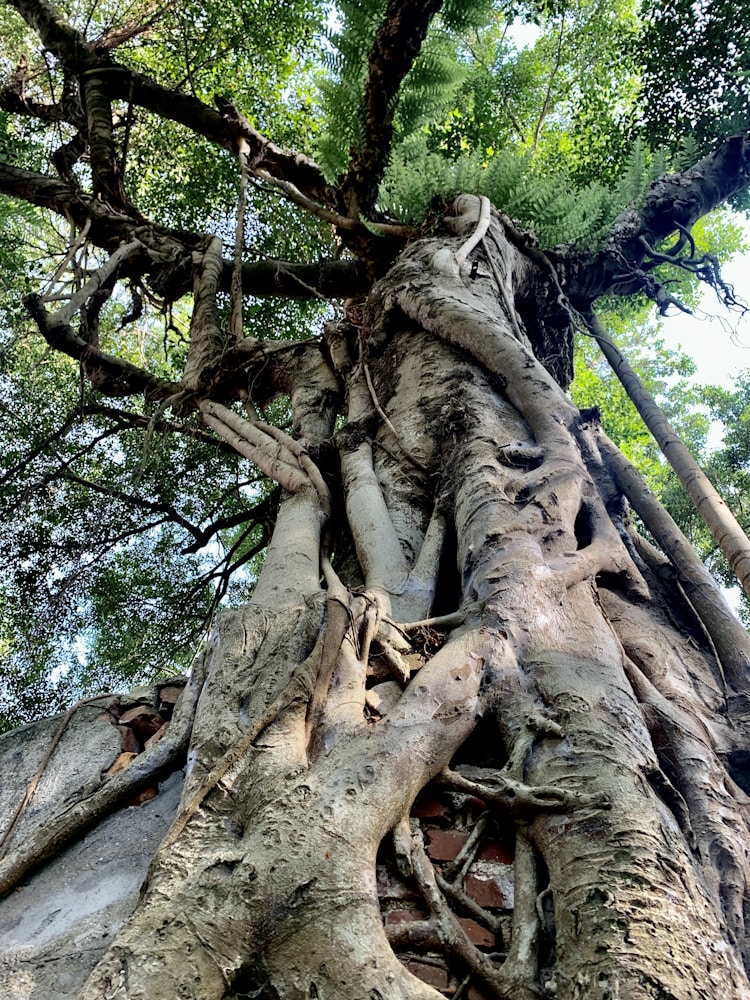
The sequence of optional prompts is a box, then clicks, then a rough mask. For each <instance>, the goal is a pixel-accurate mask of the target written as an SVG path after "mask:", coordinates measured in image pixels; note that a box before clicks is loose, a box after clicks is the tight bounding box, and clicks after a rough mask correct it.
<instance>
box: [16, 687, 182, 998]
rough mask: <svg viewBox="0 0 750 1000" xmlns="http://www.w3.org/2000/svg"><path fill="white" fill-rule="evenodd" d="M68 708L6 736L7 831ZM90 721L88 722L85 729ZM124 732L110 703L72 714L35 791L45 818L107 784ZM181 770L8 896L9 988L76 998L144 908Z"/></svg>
mask: <svg viewBox="0 0 750 1000" xmlns="http://www.w3.org/2000/svg"><path fill="white" fill-rule="evenodd" d="M59 724H60V717H57V718H56V719H50V720H45V721H44V722H41V723H37V724H35V725H32V726H24V727H23V728H22V729H18V730H14V731H12V732H10V733H7V734H6V735H4V736H3V737H2V738H0V774H2V776H3V780H2V790H1V791H0V830H4V829H5V828H6V826H7V825H8V823H9V821H10V819H11V817H12V815H13V813H14V811H15V809H16V807H17V804H18V802H19V801H21V799H22V797H23V794H24V791H25V789H26V787H27V784H28V782H29V780H30V779H31V777H32V776H33V774H34V772H35V770H36V768H37V767H38V764H39V762H40V761H41V759H42V757H43V756H44V754H45V752H46V750H47V748H48V747H49V745H50V743H51V740H52V738H53V737H54V735H55V732H56V731H57V729H58V728H59ZM79 727H81V728H79ZM120 749H121V745H120V733H119V731H118V729H117V727H116V726H114V725H112V724H111V722H110V717H109V716H108V715H107V714H106V713H104V712H103V711H102V707H101V705H98V706H83V707H82V708H81V709H79V710H78V711H77V712H76V713H74V715H73V716H72V718H71V720H70V722H69V724H68V726H67V727H66V730H65V732H64V734H63V737H62V739H61V741H60V743H59V745H58V747H57V748H56V750H55V752H54V754H53V755H52V758H51V759H50V761H49V764H48V766H47V768H46V769H45V771H44V774H43V775H42V778H41V780H40V783H39V789H38V791H37V793H36V795H35V796H34V798H33V799H32V803H31V804H32V807H33V808H32V809H31V812H30V815H29V816H28V817H25V818H24V820H23V821H22V823H21V825H20V826H19V832H18V836H19V837H23V831H24V829H25V828H27V824H28V823H29V822H30V820H31V819H33V818H34V817H36V819H37V820H39V819H41V818H42V816H43V813H44V811H45V810H47V809H49V807H50V805H51V804H53V803H54V804H55V805H59V802H60V798H59V797H62V798H63V799H67V800H68V801H73V800H75V799H77V797H78V795H80V793H81V790H82V789H84V788H86V787H90V786H93V785H96V784H98V783H99V780H100V775H101V774H102V773H103V772H105V771H106V770H107V769H108V768H109V767H111V765H112V764H113V762H114V761H115V760H116V758H117V757H118V756H119V754H120ZM182 781H183V774H182V772H181V771H179V772H177V773H175V774H173V775H171V776H170V777H169V778H167V779H166V781H164V782H163V783H162V785H161V786H160V789H159V794H158V795H157V796H156V797H154V798H152V799H151V800H150V801H148V802H146V803H145V804H144V805H141V806H139V807H137V808H134V807H131V808H122V809H120V810H118V811H117V812H116V813H114V814H113V815H111V816H109V817H107V818H106V819H105V820H103V821H102V822H101V823H99V824H98V825H97V826H96V827H95V828H94V829H93V830H91V831H90V832H89V833H88V834H87V835H86V836H84V837H83V838H82V839H81V840H79V841H76V842H75V843H74V844H72V845H71V846H70V847H69V848H68V849H67V850H65V851H63V852H62V853H61V854H60V855H59V856H58V857H57V858H55V860H54V861H52V862H51V863H49V864H48V865H47V866H46V867H45V868H44V869H42V871H40V872H39V873H38V874H37V875H35V876H33V877H31V878H30V879H29V880H28V882H27V883H26V884H25V885H23V886H21V887H20V888H18V889H16V890H15V892H13V893H11V894H10V895H9V896H7V897H6V898H5V899H2V900H0V997H2V998H3V1000H5V998H6V997H7V998H8V1000H71V998H73V997H75V996H76V994H77V993H78V991H79V990H80V988H81V986H82V985H83V983H84V982H85V980H86V978H87V977H88V974H89V972H90V971H91V969H92V968H93V966H94V965H95V964H96V961H97V960H98V958H99V957H100V956H101V954H102V953H103V951H104V949H105V948H106V947H107V945H108V944H109V942H110V940H111V939H112V937H113V936H114V934H115V933H116V932H117V931H118V929H119V928H120V927H121V926H122V924H123V923H124V921H125V920H126V918H127V917H128V916H129V914H130V913H131V912H132V911H133V909H134V908H135V905H136V903H137V902H138V895H139V891H140V887H141V884H142V882H143V879H144V878H145V875H146V871H147V869H148V864H149V862H150V860H151V858H152V856H153V854H154V853H155V851H156V848H157V846H158V844H159V842H160V840H161V839H162V837H163V836H164V834H165V832H166V831H167V829H168V827H169V825H170V824H171V822H172V818H173V817H174V815H175V813H176V811H177V805H178V801H179V795H180V791H181V788H182Z"/></svg>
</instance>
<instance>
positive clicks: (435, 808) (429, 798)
mask: <svg viewBox="0 0 750 1000" xmlns="http://www.w3.org/2000/svg"><path fill="white" fill-rule="evenodd" d="M411 814H412V816H416V817H418V818H419V819H447V820H450V819H451V818H452V815H453V810H452V809H451V807H450V805H449V804H448V803H447V802H446V801H445V800H444V799H441V798H439V797H438V796H437V795H420V796H419V798H418V799H417V801H416V802H415V803H414V805H413V807H412V810H411Z"/></svg>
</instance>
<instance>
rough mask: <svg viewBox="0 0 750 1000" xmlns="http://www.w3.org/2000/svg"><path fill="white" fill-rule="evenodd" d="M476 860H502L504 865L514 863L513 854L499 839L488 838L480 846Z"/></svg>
mask: <svg viewBox="0 0 750 1000" xmlns="http://www.w3.org/2000/svg"><path fill="white" fill-rule="evenodd" d="M475 860H476V861H501V862H502V863H503V864H504V865H512V864H513V854H512V853H511V852H510V851H509V850H508V848H507V847H505V846H504V845H503V844H501V843H500V842H499V841H497V840H486V841H485V842H484V843H483V844H482V846H481V847H480V848H479V851H478V853H477V856H476V858H475Z"/></svg>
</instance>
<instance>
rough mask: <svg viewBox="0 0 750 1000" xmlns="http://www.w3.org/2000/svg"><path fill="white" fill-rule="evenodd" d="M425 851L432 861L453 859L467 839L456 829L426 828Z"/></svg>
mask: <svg viewBox="0 0 750 1000" xmlns="http://www.w3.org/2000/svg"><path fill="white" fill-rule="evenodd" d="M427 837H428V843H427V853H428V854H429V856H430V857H431V858H432V859H433V860H434V861H453V860H454V858H455V857H456V855H457V854H458V852H459V851H460V850H461V848H462V847H463V846H464V844H465V843H466V841H467V840H468V839H469V836H468V834H466V833H458V832H457V831H456V830H428V832H427Z"/></svg>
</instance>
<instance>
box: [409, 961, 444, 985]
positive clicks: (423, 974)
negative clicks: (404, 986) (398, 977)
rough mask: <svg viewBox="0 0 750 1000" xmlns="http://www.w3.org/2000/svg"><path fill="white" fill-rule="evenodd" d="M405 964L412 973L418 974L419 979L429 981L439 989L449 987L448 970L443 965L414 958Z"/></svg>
mask: <svg viewBox="0 0 750 1000" xmlns="http://www.w3.org/2000/svg"><path fill="white" fill-rule="evenodd" d="M404 965H405V966H406V968H407V969H408V970H409V972H411V973H412V975H414V976H416V977H417V979H421V980H422V982H423V983H428V984H429V985H430V986H434V987H435V989H438V990H447V989H448V970H447V969H445V968H443V967H442V966H440V965H428V963H427V962H415V961H412V960H409V961H408V962H404Z"/></svg>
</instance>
